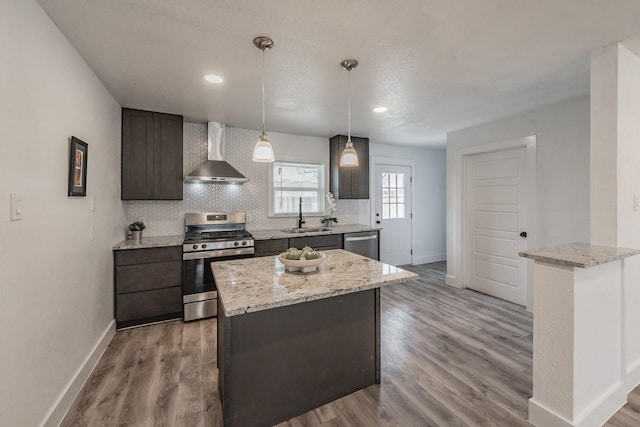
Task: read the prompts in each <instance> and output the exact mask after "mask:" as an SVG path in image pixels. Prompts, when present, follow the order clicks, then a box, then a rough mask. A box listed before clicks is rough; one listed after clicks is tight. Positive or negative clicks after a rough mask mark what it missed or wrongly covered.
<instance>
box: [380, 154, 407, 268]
mask: <svg viewBox="0 0 640 427" xmlns="http://www.w3.org/2000/svg"><path fill="white" fill-rule="evenodd" d="M374 174H375V175H374V176H375V192H376V195H375V203H376V206H375V212H376V214H375V219H376V225H379V226H381V227H382V231H381V232H380V261H382V262H385V263H387V264H391V265H405V264H411V249H412V243H411V167H410V166H399V165H384V164H376V165H375V168H374ZM378 221H379V222H378Z"/></svg>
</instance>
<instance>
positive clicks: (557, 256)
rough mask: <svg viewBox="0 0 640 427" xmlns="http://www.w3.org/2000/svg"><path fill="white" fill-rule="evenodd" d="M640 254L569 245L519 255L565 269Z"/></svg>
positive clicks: (590, 245) (606, 248)
mask: <svg viewBox="0 0 640 427" xmlns="http://www.w3.org/2000/svg"><path fill="white" fill-rule="evenodd" d="M638 254H640V249H631V248H618V247H611V246H600V245H592V244H590V243H568V244H563V245H557V246H549V247H544V248H540V249H533V250H526V251H521V252H519V253H518V255H520V256H521V257H523V258H530V259H533V260H535V261H541V262H546V263H549V264H555V265H562V266H565V267H578V268H591V267H595V266H597V265H602V264H607V263H609V262H614V261H619V260H621V259H625V258H628V257H631V256H635V255H638Z"/></svg>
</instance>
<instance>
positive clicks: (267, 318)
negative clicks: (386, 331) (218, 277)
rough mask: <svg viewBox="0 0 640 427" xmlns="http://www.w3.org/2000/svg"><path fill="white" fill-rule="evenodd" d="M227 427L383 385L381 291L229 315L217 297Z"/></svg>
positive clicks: (258, 422)
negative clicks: (375, 385)
mask: <svg viewBox="0 0 640 427" xmlns="http://www.w3.org/2000/svg"><path fill="white" fill-rule="evenodd" d="M218 316H219V317H218V369H219V375H220V377H219V386H220V397H221V401H222V406H223V417H224V425H225V426H227V427H232V426H271V425H274V424H277V423H279V422H282V421H285V420H288V419H290V418H292V417H295V416H298V415H301V414H303V413H305V412H308V411H310V410H312V409H314V408H317V407H319V406H322V405H324V404H326V403H329V402H331V401H333V400H336V399H338V398H340V397H343V396H346V395H348V394H350V393H353V392H355V391H357V390H360V389H362V388H365V387H367V386H370V385H373V384H379V383H380V289H379V288H376V289H368V290H364V291H361V292H355V293H350V294H344V295H338V296H335V297H330V298H326V299H320V300H314V301H309V302H303V303H299V304H294V305H288V306H284V307H277V308H272V309H268V310H261V311H257V312H253V313H246V314H243V315H241V316H228V317H227V316H226V315H225V311H224V309H223V307H222V305H221V302H220V300H218Z"/></svg>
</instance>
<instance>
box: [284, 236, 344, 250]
mask: <svg viewBox="0 0 640 427" xmlns="http://www.w3.org/2000/svg"><path fill="white" fill-rule="evenodd" d="M305 246H310V247H312V248H313V249H315V250H317V251H326V250H329V249H342V234H326V235H323V236H306V237H293V238H291V239H289V247H293V248H298V249H302V248H303V247H305Z"/></svg>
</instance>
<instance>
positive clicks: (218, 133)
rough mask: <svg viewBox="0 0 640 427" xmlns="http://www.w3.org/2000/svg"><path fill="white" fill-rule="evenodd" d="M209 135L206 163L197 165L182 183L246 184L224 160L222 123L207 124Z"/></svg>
mask: <svg viewBox="0 0 640 427" xmlns="http://www.w3.org/2000/svg"><path fill="white" fill-rule="evenodd" d="M207 133H208V135H209V138H208V142H207V147H208V154H207V159H208V160H207V161H206V162H204V163H201V164H200V165H198V167H197V168H195V169H194V170H193V171H191V173H190V174H188V175H187V176H185V177H184V182H212V183H221V184H224V183H227V184H242V183H244V182H247V181H248V179H247V178H245V176H244V175H242V174H241V173H240V172H238V171H237V170H236V168H234V167H233V166H231V165H230V164H229V163H227V162H226V161H225V159H224V154H225V153H224V149H225V138H224V123H219V122H209V123H207Z"/></svg>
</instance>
